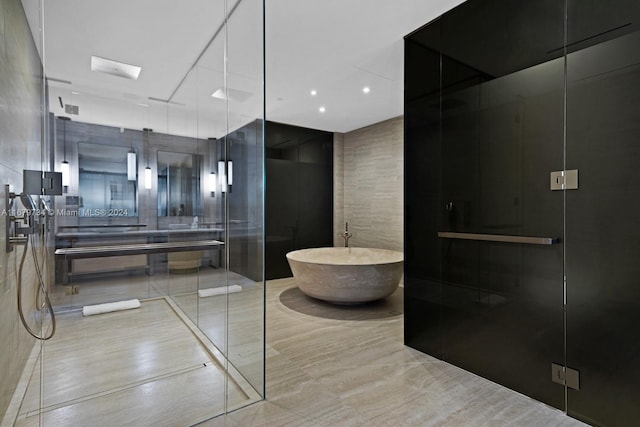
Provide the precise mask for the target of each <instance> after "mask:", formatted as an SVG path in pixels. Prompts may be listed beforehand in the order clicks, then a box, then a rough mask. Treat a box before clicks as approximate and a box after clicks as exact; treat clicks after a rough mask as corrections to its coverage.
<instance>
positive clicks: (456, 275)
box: [405, 0, 640, 426]
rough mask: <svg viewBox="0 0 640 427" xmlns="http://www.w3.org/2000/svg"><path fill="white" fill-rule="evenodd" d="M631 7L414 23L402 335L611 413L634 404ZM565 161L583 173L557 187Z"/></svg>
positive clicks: (638, 395)
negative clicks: (571, 373)
mask: <svg viewBox="0 0 640 427" xmlns="http://www.w3.org/2000/svg"><path fill="white" fill-rule="evenodd" d="M635 22H640V3H639V2H637V1H630V0H616V1H611V2H600V1H595V0H579V1H578V0H569V1H568V2H567V3H565V2H563V1H552V0H534V1H528V2H519V3H518V6H517V7H514V5H513V2H511V1H508V0H469V1H467V2H466V3H464V4H462V5H461V6H459V7H457V8H455V9H453V10H452V11H450V12H448V13H447V14H445V15H443V16H442V17H440V18H439V19H438V20H436V21H433V22H431V23H430V24H428V25H426V26H425V27H423V28H422V29H420V30H418V31H416V32H414V33H412V34H410V35H409V36H407V37H406V39H405V204H406V206H405V342H406V344H407V345H410V346H412V347H414V348H417V349H419V350H422V351H424V352H427V353H430V354H432V355H434V356H436V357H439V358H441V359H443V360H446V361H448V362H450V363H453V364H456V365H458V366H461V367H463V368H465V369H467V370H470V371H472V372H475V373H477V374H479V375H482V376H484V377H486V378H489V379H491V380H493V381H496V382H498V383H500V384H503V385H505V386H507V387H510V388H513V389H515V390H518V391H520V392H522V393H524V394H527V395H529V396H531V397H533V398H535V399H538V400H541V401H543V402H545V403H548V404H551V405H553V406H555V407H557V408H561V409H565V410H566V411H567V412H568V413H569V414H570V415H572V416H574V417H576V418H579V419H582V420H584V421H587V422H590V423H593V424H599V425H612V426H615V425H631V424H633V422H637V421H638V420H640V405H637V402H640V388H639V387H637V384H639V383H640V367H639V366H638V365H637V364H635V363H634V361H635V360H637V359H638V356H640V341H639V340H638V339H637V337H635V336H634V331H635V330H636V329H637V326H638V325H639V323H640V287H639V286H637V282H638V280H639V279H638V278H639V277H640V271H638V267H637V266H636V265H637V263H636V262H634V260H635V259H636V258H638V256H640V223H639V221H638V219H637V218H640V215H639V213H640V204H639V203H638V202H637V201H636V200H635V198H634V197H633V196H634V195H635V194H636V193H637V191H638V188H640V169H639V168H638V167H637V166H634V165H637V164H638V163H639V162H640V148H638V147H639V146H638V144H637V141H639V140H640V65H639V64H640V54H639V53H638V52H640V32H638V31H637V30H638V27H637V25H636V24H635ZM563 169H567V170H570V169H578V170H579V188H578V189H577V190H566V191H551V190H550V172H552V171H560V170H563ZM443 231H448V232H456V233H464V234H462V236H466V237H469V235H470V234H482V235H509V236H525V237H547V238H551V239H555V240H554V241H555V242H556V243H554V244H549V245H540V244H523V243H503V242H488V241H479V240H467V239H464V240H463V239H451V238H442V237H438V232H443ZM565 278H566V281H565ZM565 303H566V304H565ZM565 309H566V312H565ZM565 345H566V347H565ZM565 358H566V359H565ZM565 360H566V365H567V366H568V367H570V368H573V369H576V370H578V371H580V390H579V391H577V390H573V389H567V390H566V391H567V394H566V395H565V387H564V386H563V385H561V384H557V383H554V382H552V381H551V364H552V363H557V364H561V365H564V364H565Z"/></svg>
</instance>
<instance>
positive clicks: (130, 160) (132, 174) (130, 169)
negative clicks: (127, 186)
mask: <svg viewBox="0 0 640 427" xmlns="http://www.w3.org/2000/svg"><path fill="white" fill-rule="evenodd" d="M136 166H137V165H136V152H135V151H133V148H132V149H131V151H129V152H128V153H127V179H128V180H129V181H135V180H136Z"/></svg>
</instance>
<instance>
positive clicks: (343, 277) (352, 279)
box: [287, 248, 403, 304]
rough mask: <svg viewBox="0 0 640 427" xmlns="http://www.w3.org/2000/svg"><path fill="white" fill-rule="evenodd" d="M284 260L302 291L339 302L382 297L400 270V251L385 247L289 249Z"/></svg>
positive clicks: (395, 285)
mask: <svg viewBox="0 0 640 427" xmlns="http://www.w3.org/2000/svg"><path fill="white" fill-rule="evenodd" d="M287 260H288V261H289V265H290V266H291V271H292V272H293V276H294V277H295V279H296V284H297V285H298V287H299V288H300V290H301V291H302V292H304V293H305V294H307V295H309V296H311V297H314V298H318V299H322V300H325V301H329V302H334V303H339V304H353V303H363V302H368V301H375V300H378V299H381V298H385V297H387V296H389V295H391V294H392V293H393V292H394V291H395V290H396V289H397V288H398V285H399V283H400V279H401V277H402V272H403V257H402V253H400V252H396V251H389V250H385V249H369V248H316V249H303V250H299V251H293V252H289V253H288V254H287Z"/></svg>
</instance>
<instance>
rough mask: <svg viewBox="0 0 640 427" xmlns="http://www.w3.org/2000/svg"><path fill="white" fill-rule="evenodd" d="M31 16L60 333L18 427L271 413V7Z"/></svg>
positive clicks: (169, 5) (70, 9) (78, 10)
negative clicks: (53, 176) (267, 100)
mask: <svg viewBox="0 0 640 427" xmlns="http://www.w3.org/2000/svg"><path fill="white" fill-rule="evenodd" d="M37 3H38V7H36V8H35V9H39V10H35V12H34V14H35V19H30V20H29V22H30V25H31V26H32V28H31V30H32V33H33V34H34V35H35V36H36V37H42V43H43V46H42V49H41V54H42V55H43V56H42V57H41V60H42V63H43V64H45V67H44V74H45V75H46V77H47V78H48V80H47V81H48V86H47V92H45V95H46V96H43V101H42V102H43V103H44V105H43V106H42V107H43V108H42V110H46V111H49V112H50V120H46V119H43V120H46V121H47V122H48V123H49V122H50V123H51V132H49V134H50V135H51V141H52V145H51V147H52V149H51V150H50V154H51V163H52V164H53V165H54V166H53V168H54V169H56V170H58V171H64V172H65V174H64V192H63V194H62V195H56V196H52V197H51V198H50V199H51V200H50V201H51V208H52V212H55V214H54V215H53V216H52V218H50V220H51V227H52V228H51V229H52V232H51V240H50V241H51V252H52V255H51V257H50V259H51V261H52V265H54V266H55V269H53V272H54V274H53V275H52V279H51V281H50V283H49V284H48V285H49V288H48V292H49V296H50V298H51V301H52V302H53V307H54V311H55V315H56V320H57V329H56V334H55V336H54V337H53V338H52V339H51V340H49V341H46V343H45V344H43V351H42V357H41V359H40V362H41V363H40V366H39V367H38V366H36V365H34V364H32V365H31V371H29V375H28V376H26V377H30V378H31V380H30V381H28V384H27V385H26V386H25V389H24V390H21V391H18V394H19V395H20V396H19V399H18V400H19V402H18V403H19V405H18V406H17V408H19V410H18V412H17V413H16V417H15V419H16V420H19V422H18V423H17V424H16V425H31V424H33V423H39V424H40V425H44V426H55V425H62V424H64V425H88V424H91V423H92V422H94V421H95V419H100V420H101V421H104V422H106V423H108V424H113V425H120V424H126V423H131V422H135V423H139V424H144V425H160V424H171V425H195V424H198V423H201V422H203V421H205V420H207V419H210V418H213V417H215V416H218V415H220V414H223V413H225V412H228V411H231V410H234V409H237V408H240V407H242V406H245V405H248V404H250V403H253V402H256V401H258V400H260V399H261V398H262V397H263V396H264V286H263V281H262V252H263V251H262V241H263V239H262V230H263V225H262V221H263V215H262V205H263V195H262V191H263V165H262V163H263V156H262V145H263V144H262V133H263V132H262V123H263V120H264V112H263V100H264V97H263V66H262V64H263V55H264V54H263V17H262V14H263V2H262V1H248V0H242V1H233V2H232V1H229V2H226V1H223V2H219V1H213V0H203V1H199V2H194V3H180V4H177V3H175V2H160V3H158V4H154V8H156V11H157V14H154V19H153V20H149V19H148V5H146V4H142V3H136V2H134V3H131V4H127V10H126V12H125V11H124V10H122V8H121V6H122V5H121V4H119V3H112V2H99V1H97V0H90V1H86V2H64V1H60V0H47V1H44V0H39V1H37ZM40 17H42V19H43V22H41V21H40ZM232 23H233V24H232ZM232 27H233V29H232ZM113 28H118V29H119V31H118V32H115V33H114V32H113ZM167 28H171V29H172V31H171V32H168V31H166V29H167ZM104 34H111V35H112V37H109V38H106V39H105V38H104V37H102V36H101V35H104ZM232 35H233V36H232ZM230 40H234V42H233V43H231V42H230ZM232 52H234V53H232ZM247 55H252V56H254V57H247ZM167 58H168V60H167ZM110 61H115V62H116V63H117V65H114V64H113V62H110ZM105 62H106V64H107V66H106V67H102V68H101V66H100V63H102V64H103V65H104V64H105ZM108 64H111V65H108ZM231 64H233V67H232V66H231ZM136 67H139V69H138V71H137V73H135V75H133V76H132V75H128V74H127V73H125V72H124V70H126V69H129V68H134V69H135V68H136ZM232 68H233V70H234V71H233V73H232V72H231V69H232ZM31 74H35V73H30V75H31ZM43 92H44V91H43ZM214 93H218V97H214V96H212V94H214ZM245 128H246V129H245ZM243 129H245V130H243ZM41 151H42V153H48V151H47V150H45V149H43V150H41ZM42 164H43V165H45V166H51V165H50V164H49V162H45V161H43V162H42ZM45 166H43V168H44V167H45ZM36 168H37V167H35V166H34V167H33V169H36ZM232 194H233V196H232ZM53 252H55V255H53ZM247 266H248V267H247ZM38 267H40V264H39V265H38ZM34 268H35V267H34ZM42 268H44V267H42ZM30 278H33V277H30ZM30 295H34V293H31V294H30ZM34 367H35V369H34ZM31 373H34V375H31ZM26 377H25V378H26ZM4 395H5V393H4V392H3V398H4ZM113 407H117V408H118V411H117V413H113V411H111V410H110V408H113ZM140 408H144V409H145V410H144V411H142V412H141V411H140Z"/></svg>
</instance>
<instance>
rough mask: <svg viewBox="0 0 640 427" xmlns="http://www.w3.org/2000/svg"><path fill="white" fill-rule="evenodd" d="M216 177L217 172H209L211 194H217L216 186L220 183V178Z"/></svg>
mask: <svg viewBox="0 0 640 427" xmlns="http://www.w3.org/2000/svg"><path fill="white" fill-rule="evenodd" d="M216 178H217V177H216V173H215V172H213V171H211V173H210V174H209V191H211V196H215V195H216V186H217V185H218V180H217V179H216Z"/></svg>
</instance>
